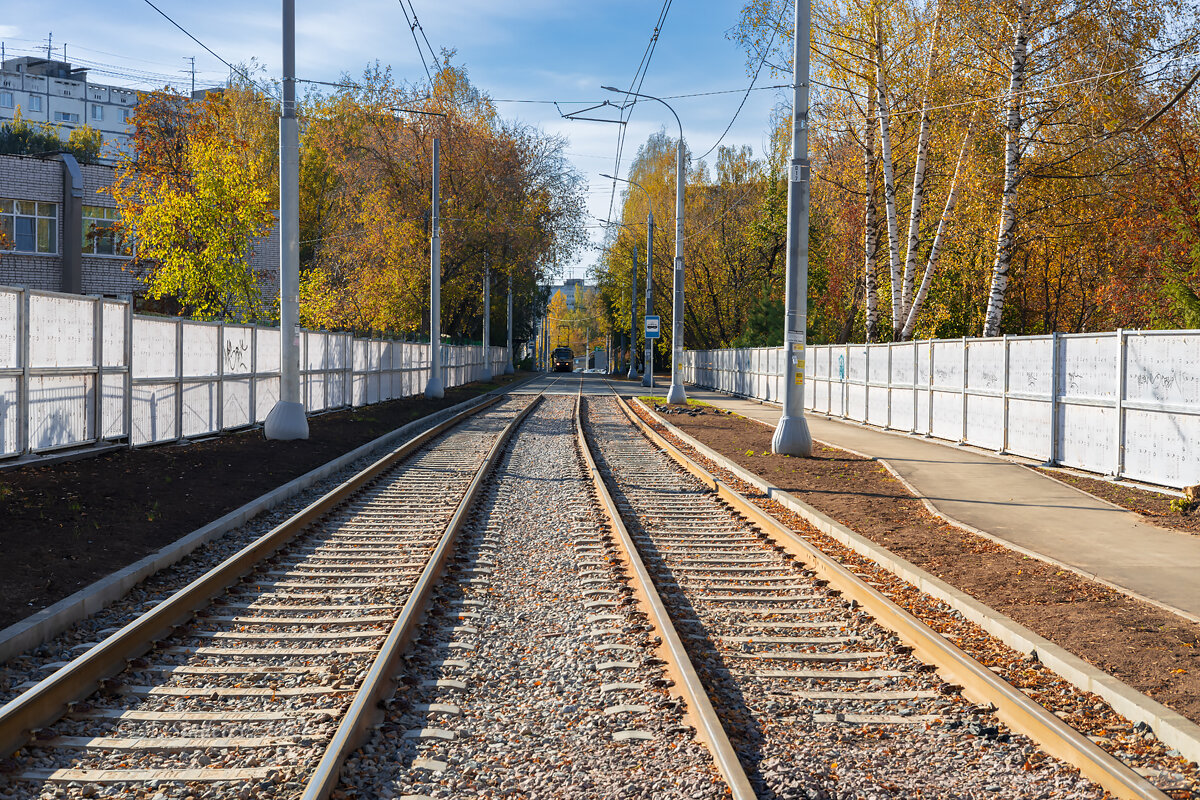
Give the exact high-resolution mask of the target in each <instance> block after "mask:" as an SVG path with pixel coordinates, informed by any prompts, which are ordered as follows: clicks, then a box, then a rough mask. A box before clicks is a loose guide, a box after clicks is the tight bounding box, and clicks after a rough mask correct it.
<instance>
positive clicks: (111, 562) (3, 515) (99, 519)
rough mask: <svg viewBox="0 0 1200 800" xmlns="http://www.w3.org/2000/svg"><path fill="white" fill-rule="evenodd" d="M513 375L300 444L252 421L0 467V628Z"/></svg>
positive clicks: (329, 421) (352, 416) (313, 432)
mask: <svg viewBox="0 0 1200 800" xmlns="http://www.w3.org/2000/svg"><path fill="white" fill-rule="evenodd" d="M516 377H518V378H519V377H522V376H520V375H518V376H516ZM513 379H514V378H513V377H512V376H499V377H497V378H496V381H495V382H494V383H490V384H485V383H476V384H470V385H468V386H465V387H460V388H457V389H449V390H447V391H446V396H445V398H443V399H442V400H428V399H426V398H424V397H409V398H404V399H402V400H393V401H390V402H387V403H380V404H377V405H373V406H366V407H364V408H359V409H355V410H350V411H339V412H334V413H330V414H322V415H320V416H316V417H311V418H310V419H309V431H310V437H309V439H308V440H307V441H304V442H272V441H267V440H266V439H265V438H263V434H262V431H261V430H258V429H255V430H248V431H243V432H240V433H232V434H226V435H223V436H217V437H213V438H211V439H205V440H200V441H195V442H190V443H186V444H183V445H177V444H167V445H160V446H157V447H147V448H140V449H137V450H119V451H116V452H113V453H109V454H106V455H102V456H96V457H94V458H85V459H81V460H78V461H69V462H65V463H59V464H51V465H47V466H26V467H20V468H11V469H7V470H0V552H3V554H4V561H5V569H4V570H2V571H0V596H3V597H4V598H5V600H6V601H7V602H6V603H5V604H4V605H3V606H2V607H0V628H2V627H4V626H6V625H10V624H12V623H13V622H17V621H19V620H21V619H24V618H25V617H26V616H28V615H29V614H32V613H33V612H35V611H38V610H40V609H42V608H45V607H46V606H49V605H52V604H53V603H55V602H57V601H58V600H61V599H62V598H64V597H66V596H68V595H70V594H72V593H73V592H76V591H78V590H79V589H81V588H82V587H84V586H86V585H87V584H89V583H91V582H93V581H95V580H97V579H99V578H102V577H104V576H105V575H108V574H109V573H111V572H113V571H115V570H118V569H121V568H123V567H125V566H127V565H129V564H132V563H133V562H135V561H137V560H138V559H140V558H142V557H144V556H146V555H148V554H150V553H152V552H155V551H157V550H159V549H160V548H162V547H164V546H166V545H168V544H170V543H171V542H173V541H175V540H176V539H179V538H181V537H183V536H185V535H187V534H189V533H191V532H192V531H194V530H195V529H196V528H199V527H201V526H203V525H205V524H207V523H209V522H211V521H212V520H214V519H217V518H219V517H221V516H222V515H224V514H227V513H229V512H230V511H232V510H234V509H235V508H238V507H239V506H241V505H244V504H245V503H248V502H249V501H251V500H253V499H254V498H256V497H259V496H260V495H263V494H265V493H267V492H269V491H270V490H272V489H274V488H276V487H277V486H281V485H283V484H285V483H287V482H288V481H290V480H292V479H294V478H298V477H300V476H301V475H303V474H304V473H306V472H308V471H310V470H313V469H316V468H317V467H319V466H321V465H323V464H325V463H327V462H329V461H331V460H333V459H335V458H337V457H338V456H340V455H342V454H344V453H347V452H349V451H351V450H353V449H354V448H356V447H358V446H360V445H363V444H366V443H367V442H369V441H371V440H372V439H375V438H377V437H379V436H382V435H384V434H385V433H388V432H389V431H392V430H395V429H396V428H399V427H401V426H403V425H405V424H407V423H409V422H412V421H413V420H415V419H417V418H419V417H423V416H426V415H428V414H432V413H434V412H436V411H439V410H441V409H443V408H446V407H448V406H452V405H454V404H456V403H461V402H462V401H464V400H468V399H470V398H472V397H475V396H477V395H480V394H483V393H484V392H487V391H489V390H491V389H495V388H496V387H497V385H502V384H505V383H509V382H511V381H512V380H513Z"/></svg>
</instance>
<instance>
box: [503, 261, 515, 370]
mask: <svg viewBox="0 0 1200 800" xmlns="http://www.w3.org/2000/svg"><path fill="white" fill-rule="evenodd" d="M512 333H513V293H512V273H509V275H508V363H507V364H505V365H504V374H505V375H512V374H513V373H514V372H516V369H515V368H514V367H513V349H512Z"/></svg>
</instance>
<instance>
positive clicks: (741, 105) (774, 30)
mask: <svg viewBox="0 0 1200 800" xmlns="http://www.w3.org/2000/svg"><path fill="white" fill-rule="evenodd" d="M785 8H786V6H785ZM781 13H782V12H781ZM781 23H782V20H781V19H777V20H776V21H775V24H774V25H772V26H771V40H770V41H769V42H767V46H766V47H764V48H763V51H762V58H760V59H759V60H758V66H757V67H755V68H754V75H753V76H752V77H751V78H750V85H749V86H747V87H746V93H745V94H744V95H742V102H740V103H738V107H737V110H736V111H734V112H733V117H732V118H731V119H730V120H729V124H728V125H726V126H725V130H724V132H722V133H721V135H720V136H719V137H717V141H716V142H714V143H713V146H712V147H710V148H708V149H707V150H705V151H704V153H703V155H701V156H699V158H698V159H697V160H699V159H701V158H704V157H705V156H707V155H708V154H709V153H711V152H712V151H713V150H716V149H717V147H718V146H719V145H720V144H721V142H723V141H724V140H725V137H726V136H727V135H728V134H729V130H730V129H731V128H732V127H733V123H735V122H737V118H738V114H741V113H742V108H744V107H745V105H746V99H747V98H749V97H750V92H752V91H754V84H755V83H757V82H758V74H759V73H760V72H762V68H763V64H765V63H767V55H768V54H769V53H770V52H771V48H772V47H774V46H775V36H776V35H777V34H778V33H779V26H780V24H781Z"/></svg>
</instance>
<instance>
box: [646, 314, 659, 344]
mask: <svg viewBox="0 0 1200 800" xmlns="http://www.w3.org/2000/svg"><path fill="white" fill-rule="evenodd" d="M660 328H661V321H660V320H659V318H658V317H649V316H648V317H646V338H647V339H658V338H660V334H659V330H660Z"/></svg>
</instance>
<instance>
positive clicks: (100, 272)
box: [0, 155, 279, 297]
mask: <svg viewBox="0 0 1200 800" xmlns="http://www.w3.org/2000/svg"><path fill="white" fill-rule="evenodd" d="M113 174H114V170H113V168H112V167H110V166H104V165H92V164H75V163H74V159H72V158H70V156H47V157H33V156H3V155H0V234H2V235H3V239H4V240H5V241H4V243H3V244H0V285H4V286H24V287H27V288H30V289H43V290H47V291H53V292H68V293H72V292H73V293H79V294H98V295H106V296H110V297H126V296H130V295H135V296H136V295H140V294H142V293H143V291H144V286H143V284H142V282H141V280H140V277H139V274H138V271H137V269H136V268H134V267H133V266H132V260H131V259H130V258H129V257H128V256H123V255H120V254H119V247H118V246H116V245H115V243H114V242H113V240H112V237H110V236H106V235H104V231H105V229H106V228H107V226H109V225H111V223H112V222H113V221H114V220H116V219H117V218H118V215H117V209H116V203H115V202H114V201H113V198H112V197H111V196H110V195H108V194H107V193H103V192H102V191H101V190H103V189H105V188H107V187H108V186H110V185H111V184H112V181H113ZM76 187H78V192H76ZM249 261H250V266H251V268H252V269H254V270H255V272H256V273H258V274H259V276H260V278H259V284H260V286H261V287H262V292H263V295H264V296H266V297H277V296H278V293H279V281H278V271H279V228H278V226H274V227H273V228H272V230H271V232H270V233H269V234H268V235H267V236H265V237H263V238H262V239H260V240H258V241H257V242H255V244H254V246H253V249H252V251H251V254H250V258H249Z"/></svg>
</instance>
